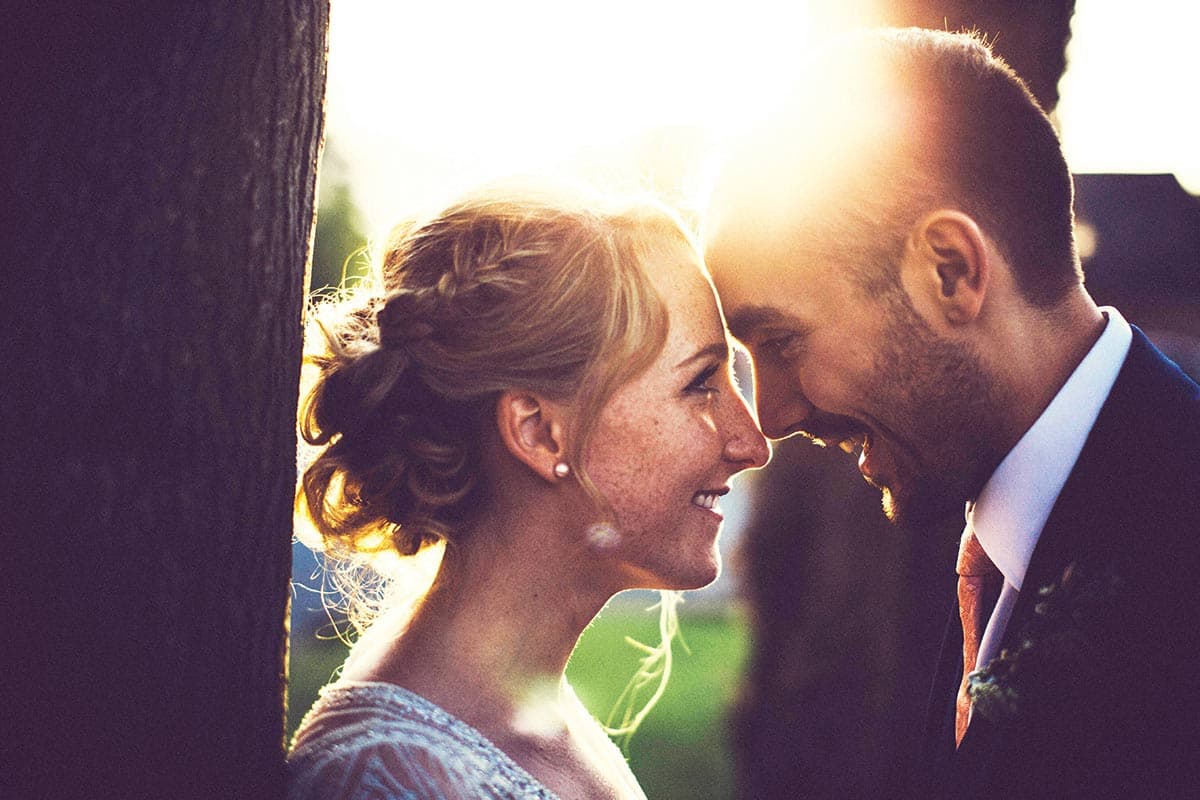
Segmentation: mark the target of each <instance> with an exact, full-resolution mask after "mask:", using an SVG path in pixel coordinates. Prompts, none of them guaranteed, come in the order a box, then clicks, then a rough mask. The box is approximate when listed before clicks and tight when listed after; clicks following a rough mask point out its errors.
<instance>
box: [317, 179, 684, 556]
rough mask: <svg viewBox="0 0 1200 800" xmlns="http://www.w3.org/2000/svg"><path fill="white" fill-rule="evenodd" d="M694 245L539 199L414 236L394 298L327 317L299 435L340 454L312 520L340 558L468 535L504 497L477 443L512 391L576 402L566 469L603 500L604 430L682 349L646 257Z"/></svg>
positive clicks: (395, 274) (668, 228)
mask: <svg viewBox="0 0 1200 800" xmlns="http://www.w3.org/2000/svg"><path fill="white" fill-rule="evenodd" d="M681 246H682V247H684V248H688V249H690V250H694V243H693V242H692V240H691V238H690V236H689V235H688V233H687V232H686V230H685V229H684V227H683V225H682V224H681V223H680V221H679V220H678V218H677V217H676V216H674V215H673V214H672V213H670V212H668V211H667V210H665V209H664V208H662V207H661V206H658V205H656V204H652V203H645V204H640V205H638V206H635V207H627V208H624V209H621V210H615V211H614V210H600V209H598V207H589V208H586V209H585V208H582V207H578V206H577V205H574V204H572V203H568V202H563V201H562V200H561V199H558V198H555V199H548V198H547V197H546V196H542V195H535V194H530V193H524V194H521V195H513V194H498V193H496V192H492V193H489V194H484V195H478V196H473V197H471V198H468V199H466V200H464V201H462V202H460V203H458V204H457V205H454V206H452V207H451V208H449V209H447V210H446V211H444V212H443V213H442V214H440V215H439V216H437V217H436V218H434V219H432V220H430V221H428V222H426V223H425V224H423V225H419V226H408V227H403V228H398V229H397V230H396V231H395V232H394V233H393V234H392V237H391V239H390V241H389V242H388V245H387V248H386V253H385V254H384V256H383V258H382V261H381V264H380V265H379V267H380V269H379V272H380V274H379V275H378V276H377V280H378V281H379V282H380V283H381V288H382V292H379V291H378V290H375V294H374V295H373V296H368V299H367V300H366V301H364V300H362V297H361V295H362V294H363V292H362V290H360V291H359V292H358V294H357V296H356V297H353V298H352V299H351V301H350V308H349V310H347V308H346V304H345V303H343V304H332V303H327V304H325V308H324V309H322V308H318V309H317V319H318V320H319V322H318V324H319V326H320V329H321V330H322V331H323V334H324V340H325V344H326V345H327V349H326V352H324V353H323V354H321V355H318V356H315V357H313V358H311V359H310V362H311V363H312V364H315V366H316V367H317V368H318V373H319V374H318V377H317V381H316V383H315V386H314V387H313V389H312V391H311V392H310V393H309V394H308V395H307V397H306V399H305V401H304V404H303V406H302V408H301V412H300V431H301V434H302V436H303V437H304V439H305V440H306V441H307V442H308V443H309V444H311V445H317V446H323V448H324V449H323V450H322V451H321V452H320V455H319V456H318V457H317V458H316V460H315V461H314V462H313V463H312V464H311V466H309V467H308V469H307V470H306V471H305V472H304V475H303V478H302V481H301V486H300V490H299V494H298V497H297V506H298V510H301V511H302V512H304V513H306V514H307V515H308V516H309V517H310V518H311V521H312V522H313V524H314V526H315V527H316V529H317V531H319V533H320V534H321V537H322V539H323V540H324V544H325V547H326V549H327V550H331V551H333V552H334V553H339V554H343V555H353V554H365V553H367V552H370V551H378V550H379V549H389V550H394V551H396V552H398V553H400V554H404V555H411V554H414V553H416V552H417V551H419V550H420V549H421V548H423V547H425V546H426V545H429V544H432V543H435V542H438V541H446V542H449V543H454V542H455V541H456V537H458V536H462V535H463V532H464V529H465V524H464V523H468V522H469V521H470V519H471V518H472V515H473V514H474V513H476V512H477V511H478V510H479V509H480V508H481V507H482V506H483V505H484V504H485V503H486V502H487V499H488V491H489V489H488V486H487V485H486V481H485V480H484V479H483V478H484V476H483V475H482V474H481V469H482V467H481V458H480V455H481V453H480V447H479V443H480V441H481V439H482V433H483V431H484V427H483V426H485V425H492V424H494V407H495V401H496V399H497V397H498V396H499V394H500V393H501V392H503V391H504V390H507V389H513V388H520V389H525V390H528V391H531V392H534V393H537V394H541V395H543V396H545V397H548V398H550V399H552V400H555V401H560V402H565V401H573V402H574V403H575V405H576V408H577V409H578V414H577V415H575V416H576V419H577V421H576V422H575V423H573V425H574V429H572V430H568V431H567V441H568V443H569V444H568V451H567V461H568V463H569V464H570V466H571V468H572V471H573V473H574V474H575V475H576V477H577V478H578V479H579V480H580V481H581V482H582V483H583V484H584V486H585V487H587V488H588V490H589V491H590V492H592V493H593V496H596V493H595V489H594V487H593V486H592V484H591V482H590V481H589V480H588V478H587V475H586V474H585V473H584V471H583V469H582V461H583V459H582V453H583V451H584V448H585V447H586V444H587V439H588V434H589V432H590V429H591V426H592V424H593V422H594V420H595V418H596V417H597V416H598V413H599V411H600V409H601V407H602V406H603V405H604V403H605V401H606V400H607V399H608V398H609V397H610V396H611V395H612V393H613V392H614V391H615V390H616V389H617V388H618V387H619V386H620V385H622V384H623V383H625V382H626V381H627V380H629V379H630V378H632V377H633V376H634V375H636V374H637V373H639V372H641V371H642V370H644V369H645V368H646V367H647V366H649V364H650V363H651V362H652V361H653V360H654V358H655V357H656V356H657V354H658V352H659V350H660V349H661V348H662V345H663V342H664V340H665V338H666V332H667V314H666V309H665V308H664V307H663V304H662V301H661V299H660V298H659V297H658V295H657V293H656V292H655V291H654V289H653V287H652V286H651V284H650V281H649V278H648V276H647V274H646V272H645V265H646V261H647V257H648V256H650V255H652V254H654V253H661V252H663V251H664V248H667V247H669V248H670V249H671V251H672V252H678V250H679V249H680V247H681ZM370 294H371V292H370V290H369V289H368V295H370ZM331 313H332V316H333V318H332V319H330V318H329V317H330V315H331Z"/></svg>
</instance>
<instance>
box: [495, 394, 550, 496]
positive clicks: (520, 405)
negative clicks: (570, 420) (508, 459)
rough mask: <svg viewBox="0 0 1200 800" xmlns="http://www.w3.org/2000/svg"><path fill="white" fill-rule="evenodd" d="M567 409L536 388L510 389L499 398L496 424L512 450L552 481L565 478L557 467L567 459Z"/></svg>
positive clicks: (534, 469) (530, 466)
mask: <svg viewBox="0 0 1200 800" xmlns="http://www.w3.org/2000/svg"><path fill="white" fill-rule="evenodd" d="M562 416H563V409H562V407H561V406H559V405H557V404H555V403H551V402H549V401H547V400H546V399H545V398H542V397H539V396H538V395H536V394H533V393H532V392H527V391H520V390H509V391H506V392H502V393H501V394H500V398H499V399H498V400H497V401H496V427H497V429H498V430H499V431H500V439H501V441H503V442H504V446H505V447H506V448H508V452H509V453H511V454H512V455H513V457H515V458H516V459H517V460H518V461H520V462H521V463H523V464H525V465H526V466H527V467H529V468H530V469H531V470H533V471H534V472H535V473H536V474H537V475H539V476H541V477H542V478H544V479H545V480H547V481H549V482H550V483H557V482H558V481H560V480H561V478H560V477H559V476H557V475H556V474H555V471H554V467H555V465H556V464H558V463H559V462H561V461H563V459H564V458H565V455H566V445H565V441H564V438H563V420H562Z"/></svg>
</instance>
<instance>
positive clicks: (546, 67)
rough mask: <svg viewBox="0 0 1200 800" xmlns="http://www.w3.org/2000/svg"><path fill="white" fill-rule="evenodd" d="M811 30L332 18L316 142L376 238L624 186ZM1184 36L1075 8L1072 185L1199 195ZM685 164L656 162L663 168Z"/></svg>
mask: <svg viewBox="0 0 1200 800" xmlns="http://www.w3.org/2000/svg"><path fill="white" fill-rule="evenodd" d="M817 24H818V23H817V22H816V21H815V17H814V14H813V13H812V12H811V11H810V10H809V6H808V5H807V4H805V3H803V2H794V3H779V2H776V1H775V0H741V1H740V2H737V3H733V2H730V1H727V2H714V3H691V2H682V0H613V2H609V3H603V4H601V3H563V2H555V1H552V0H513V2H510V3H493V2H483V0H468V1H467V2H461V3H435V2H417V3H393V2H366V0H355V1H354V2H349V1H348V2H339V3H335V4H334V6H333V19H332V23H331V31H330V36H331V43H330V84H329V132H330V137H331V142H332V146H333V148H334V150H335V151H336V153H337V155H338V157H339V158H340V159H342V160H343V161H344V162H346V164H347V166H348V168H349V170H350V175H349V178H350V179H351V180H352V182H353V184H354V188H355V194H356V196H357V198H358V202H359V204H360V205H361V206H362V207H363V210H364V212H365V213H366V215H367V220H368V226H369V229H370V231H371V233H373V234H376V235H378V234H380V233H382V232H383V231H384V230H385V229H386V227H387V226H389V225H390V224H392V223H393V222H394V221H395V220H396V219H398V218H399V217H401V216H403V215H406V214H409V213H412V212H413V211H415V210H418V209H421V208H424V207H426V206H428V205H430V204H435V205H436V204H440V203H442V202H444V201H446V200H448V199H449V198H451V197H453V196H455V195H456V194H458V193H460V192H461V191H463V190H464V189H466V188H467V187H470V186H472V185H476V184H478V183H480V182H482V181H485V180H488V179H491V178H495V177H499V176H502V175H506V174H512V173H539V172H542V173H545V172H551V173H554V174H557V175H566V176H571V175H574V176H581V177H592V178H594V177H596V174H595V173H596V170H597V169H601V168H602V169H604V170H608V172H607V173H605V175H604V177H606V178H611V177H614V173H616V175H615V177H616V178H618V179H624V180H626V181H627V182H628V181H629V180H631V179H634V180H635V179H636V178H637V176H636V175H620V174H619V173H620V172H621V170H622V169H630V168H631V167H630V166H629V165H622V163H621V156H622V155H623V156H625V157H626V159H627V160H628V154H629V153H630V152H634V151H636V150H637V149H638V148H641V149H642V150H643V151H644V150H645V149H646V148H647V147H653V146H654V131H655V130H661V129H676V130H678V129H680V128H684V129H687V130H690V131H695V132H696V133H695V139H696V141H697V142H700V141H702V140H705V139H706V137H714V136H716V137H719V136H720V135H721V134H722V133H724V132H726V131H728V130H729V129H731V128H734V127H738V126H740V125H743V124H745V123H746V121H747V120H749V119H751V118H753V116H754V114H755V111H756V109H759V108H760V107H761V106H763V105H764V104H765V103H769V102H770V100H771V98H772V97H775V96H777V95H778V94H779V93H780V92H781V91H783V88H784V86H785V84H786V83H787V81H788V79H789V76H790V75H791V72H792V71H793V70H794V69H795V65H796V64H797V63H799V62H800V61H801V59H802V56H803V54H804V52H805V50H806V48H807V47H809V46H811V44H812V42H813V41H814V39H815V38H816V37H815V35H814V28H815V27H816V25H817ZM1198 26H1200V6H1195V5H1193V4H1189V3H1179V2H1173V1H1172V0H1143V2H1141V3H1139V4H1137V6H1136V8H1134V7H1130V6H1127V5H1122V4H1116V3H1104V2H1101V0H1080V1H1079V3H1078V4H1077V10H1076V14H1075V19H1074V23H1073V30H1074V36H1073V40H1072V43H1071V49H1070V51H1069V59H1070V67H1069V69H1068V72H1067V74H1066V77H1065V78H1064V80H1063V83H1062V85H1061V90H1062V98H1063V99H1062V104H1061V105H1060V107H1059V114H1058V117H1059V120H1060V122H1061V127H1062V131H1063V137H1064V143H1065V146H1066V149H1067V154H1068V159H1069V161H1070V163H1071V165H1072V167H1073V168H1074V169H1075V170H1076V171H1080V172H1152V171H1159V172H1175V173H1176V174H1177V175H1178V176H1179V177H1180V179H1181V181H1182V182H1183V183H1184V185H1185V186H1187V187H1188V188H1189V189H1191V191H1193V192H1196V191H1200V148H1198V147H1197V145H1196V143H1197V142H1198V141H1200V111H1198V110H1197V108H1196V104H1195V103H1194V102H1192V100H1191V94H1192V90H1191V89H1190V85H1191V84H1192V83H1194V80H1193V79H1194V77H1195V74H1196V71H1197V70H1196V67H1195V61H1194V56H1193V51H1192V48H1191V46H1190V41H1189V40H1188V37H1189V36H1190V35H1191V34H1190V32H1191V31H1194V30H1196V29H1197V27H1198ZM671 141H673V140H671ZM697 152H699V151H697ZM695 155H696V153H695V152H685V153H680V152H673V153H667V154H666V156H667V157H668V159H669V158H670V157H674V158H675V159H676V162H677V163H675V164H674V168H675V169H679V168H680V166H681V165H680V163H678V162H686V161H688V160H689V159H692V158H693V157H694V156H695ZM645 160H646V154H645V152H643V153H642V161H643V162H645ZM598 165H603V166H602V167H600V166H598ZM641 167H642V168H643V169H644V168H645V165H644V163H643V164H641ZM589 170H591V171H590V172H589Z"/></svg>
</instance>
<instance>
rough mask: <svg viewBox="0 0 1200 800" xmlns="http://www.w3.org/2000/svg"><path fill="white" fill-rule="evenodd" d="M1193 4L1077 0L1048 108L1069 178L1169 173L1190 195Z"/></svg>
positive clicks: (1194, 167)
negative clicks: (1056, 100)
mask: <svg viewBox="0 0 1200 800" xmlns="http://www.w3.org/2000/svg"><path fill="white" fill-rule="evenodd" d="M1198 28H1200V4H1196V3H1181V2H1178V0H1141V2H1138V3H1135V4H1129V3H1106V2H1103V1H1102V0H1080V2H1079V4H1078V7H1077V10H1076V12H1075V17H1074V19H1073V20H1072V23H1071V31H1072V37H1071V43H1070V45H1069V47H1068V49H1067V62H1068V66H1067V73H1066V75H1065V76H1063V80H1062V83H1061V84H1060V85H1059V91H1060V93H1061V94H1062V101H1061V102H1060V104H1059V107H1058V117H1059V120H1060V122H1061V128H1062V136H1063V146H1064V147H1065V149H1066V151H1067V160H1068V162H1069V163H1070V164H1071V167H1072V168H1073V169H1074V170H1075V171H1076V172H1173V173H1175V176H1176V177H1177V178H1178V179H1179V182H1180V183H1181V184H1183V186H1184V188H1186V189H1188V191H1190V192H1192V193H1193V194H1200V106H1198V105H1197V103H1196V101H1195V94H1196V87H1195V84H1196V78H1197V77H1198V76H1200V67H1197V61H1196V51H1195V47H1196V45H1195V32H1196V30H1197V29H1198Z"/></svg>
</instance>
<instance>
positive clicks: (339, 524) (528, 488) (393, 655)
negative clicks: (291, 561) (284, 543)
mask: <svg viewBox="0 0 1200 800" xmlns="http://www.w3.org/2000/svg"><path fill="white" fill-rule="evenodd" d="M383 283H384V289H385V291H386V300H385V301H380V302H378V303H376V308H375V311H374V313H373V314H372V313H367V312H359V313H354V314H350V315H347V316H345V317H344V318H343V319H342V320H341V322H340V323H338V324H337V325H335V326H330V325H325V326H324V327H325V329H326V338H327V339H328V340H329V344H330V353H329V354H328V355H327V356H326V357H324V358H323V359H321V360H320V361H319V366H320V368H321V376H320V378H319V382H318V383H317V385H316V387H315V389H314V390H313V392H312V394H311V395H310V396H309V398H308V401H307V403H306V407H305V409H304V410H303V414H302V432H303V434H304V436H305V438H306V439H307V440H308V441H309V442H310V443H314V444H318V445H326V449H325V450H324V451H323V452H322V453H321V455H320V456H319V457H318V458H317V460H316V461H315V462H314V463H313V464H312V466H310V467H309V468H308V470H307V471H306V472H305V474H304V477H303V480H302V486H301V497H300V501H299V502H298V506H299V507H301V508H302V509H303V510H304V511H305V512H306V513H307V514H308V515H309V516H310V517H311V520H312V522H313V523H315V526H316V527H317V529H318V530H319V531H320V532H321V534H322V536H323V538H324V541H325V544H326V546H327V548H331V549H333V550H334V552H337V553H343V554H354V553H363V552H372V551H376V550H380V549H383V550H393V551H396V552H398V553H400V554H414V553H417V552H418V551H419V550H421V549H422V548H427V547H429V546H431V545H434V544H435V543H438V542H444V543H445V545H444V546H445V552H444V556H443V558H442V563H441V565H440V568H439V570H438V573H437V577H436V580H435V581H434V583H433V585H432V587H431V588H430V590H429V591H428V593H427V594H426V596H425V597H424V598H422V600H421V602H420V603H419V604H418V605H417V607H416V609H415V610H414V611H413V612H412V613H411V614H410V615H408V616H407V617H406V618H405V619H403V620H392V619H391V618H390V617H389V616H388V615H384V616H383V617H381V618H380V619H379V620H378V621H377V622H376V623H375V624H374V625H373V627H372V628H371V630H370V631H369V632H368V634H367V635H366V636H364V638H363V639H362V640H361V641H360V642H359V643H358V645H357V646H356V647H355V651H354V654H353V655H352V657H351V659H350V660H349V661H348V662H347V664H346V667H345V669H344V671H343V673H342V676H341V678H340V679H339V680H338V682H337V683H335V684H334V685H332V686H330V687H326V689H325V690H323V692H322V697H321V699H320V700H318V702H317V703H316V704H315V705H314V707H313V709H312V711H310V712H309V714H308V716H307V717H306V719H305V721H304V723H303V724H302V725H301V728H300V730H299V732H298V733H297V736H296V739H295V742H294V744H293V748H292V752H291V756H290V762H291V767H290V769H291V774H292V791H291V797H293V798H297V799H298V798H342V797H357V796H370V797H396V798H427V797H429V798H434V797H436V798H442V797H446V798H492V797H496V798H499V797H535V798H552V797H558V798H563V800H567V799H568V798H589V799H590V800H594V799H595V798H640V797H644V795H643V793H642V792H641V789H640V788H639V787H638V784H637V781H636V779H635V778H634V777H633V775H632V773H631V772H630V771H629V768H628V766H627V765H626V764H625V761H624V759H623V758H622V757H621V754H620V752H619V751H618V750H617V749H616V748H615V746H614V745H613V744H612V743H611V742H610V741H609V740H608V739H607V738H606V736H605V734H604V732H603V730H602V729H601V727H600V726H599V725H598V723H596V721H595V720H593V719H592V718H591V717H590V716H589V715H588V713H587V712H586V711H585V710H584V708H583V706H582V705H581V704H580V703H579V701H578V699H577V698H576V697H575V695H574V694H573V693H572V691H571V689H570V687H569V686H568V685H567V683H566V681H565V679H564V677H563V670H564V668H565V666H566V663H567V659H568V657H569V656H570V654H571V650H572V648H573V647H574V645H575V643H576V640H577V639H578V638H579V635H580V634H581V633H582V631H583V629H584V628H585V627H586V626H587V625H588V623H589V622H590V621H591V620H592V618H593V617H594V616H595V615H596V613H598V612H599V610H600V609H601V607H603V606H604V604H605V603H606V602H607V601H608V599H609V598H610V597H612V595H614V594H616V593H617V592H620V591H622V590H625V589H632V588H655V589H692V588H697V587H700V586H704V585H705V584H708V583H709V582H711V581H712V580H713V579H714V578H716V576H717V574H718V571H719V569H720V561H719V556H718V552H717V549H716V538H717V532H718V528H719V526H720V523H721V515H720V512H719V510H718V508H717V500H718V498H719V497H720V496H721V495H723V494H725V493H726V492H727V491H729V479H730V478H731V477H732V476H733V475H734V474H736V473H738V472H740V471H742V470H744V469H748V468H756V467H761V466H762V465H763V464H765V463H766V461H767V458H768V457H769V450H768V449H767V445H766V442H765V440H764V438H763V436H762V434H761V433H760V432H759V431H758V429H757V427H756V426H755V424H754V422H753V420H752V419H751V417H750V414H749V412H748V410H747V408H746V406H745V404H744V403H743V401H742V399H741V397H740V396H739V395H738V392H737V390H736V388H735V386H734V384H733V380H732V374H731V369H730V363H729V345H728V343H727V340H726V335H725V329H724V324H723V320H722V318H721V313H720V309H719V308H718V306H717V302H716V298H715V295H714V293H713V290H712V287H711V284H710V282H709V279H708V277H707V274H706V273H705V272H704V267H703V265H702V263H701V260H700V257H699V255H698V253H697V250H696V247H695V245H694V244H693V242H692V240H691V239H690V238H689V236H688V234H687V233H686V232H685V231H684V228H683V227H682V225H681V224H680V223H679V222H678V220H677V219H676V218H675V217H673V216H672V215H670V214H669V213H667V212H666V211H664V210H663V209H661V208H659V207H657V206H641V207H638V208H634V209H627V210H623V211H617V212H607V211H604V212H602V211H596V210H594V209H593V210H584V209H580V208H573V207H571V206H570V205H569V204H566V203H562V202H558V201H555V202H546V201H544V200H541V199H538V198H536V197H531V196H529V195H524V196H522V197H519V198H516V197H503V196H488V197H476V198H473V199H470V200H467V201H465V202H463V203H461V204H459V205H457V206H454V207H452V208H450V209H449V210H447V211H446V212H444V213H443V214H442V215H440V216H439V217H437V218H436V219H434V220H433V221H431V222H429V223H427V224H425V225H424V226H422V227H418V228H415V229H408V230H405V231H402V232H401V233H400V234H398V235H397V236H396V237H394V240H393V242H392V243H391V245H390V248H389V252H388V253H387V255H386V257H385V259H384V262H383Z"/></svg>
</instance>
